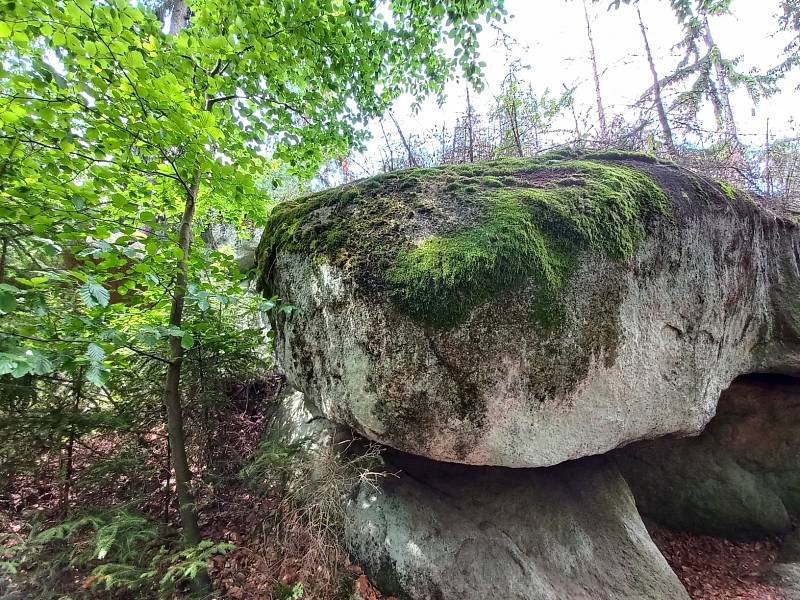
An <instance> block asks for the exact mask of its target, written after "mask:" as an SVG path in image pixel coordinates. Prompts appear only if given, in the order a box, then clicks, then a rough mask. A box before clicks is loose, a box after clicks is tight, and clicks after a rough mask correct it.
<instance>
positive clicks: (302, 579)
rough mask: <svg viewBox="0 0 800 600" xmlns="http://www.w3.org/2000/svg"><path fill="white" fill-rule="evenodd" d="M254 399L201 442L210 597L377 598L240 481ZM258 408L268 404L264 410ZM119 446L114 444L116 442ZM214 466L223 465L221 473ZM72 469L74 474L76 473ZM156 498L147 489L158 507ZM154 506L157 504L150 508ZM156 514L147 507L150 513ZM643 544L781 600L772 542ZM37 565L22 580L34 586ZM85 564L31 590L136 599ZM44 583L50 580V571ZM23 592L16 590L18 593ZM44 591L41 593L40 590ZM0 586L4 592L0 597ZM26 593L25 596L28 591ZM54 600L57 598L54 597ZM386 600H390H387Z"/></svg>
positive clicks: (683, 565) (687, 575)
mask: <svg viewBox="0 0 800 600" xmlns="http://www.w3.org/2000/svg"><path fill="white" fill-rule="evenodd" d="M267 383H268V385H266V388H267V389H265V390H262V392H261V394H260V395H261V396H262V398H261V400H262V401H261V402H258V403H245V404H241V403H240V404H236V405H234V406H232V407H231V408H230V409H229V410H225V411H221V412H220V413H219V414H218V415H217V417H216V419H217V421H216V427H215V428H214V431H213V435H212V437H211V438H209V440H210V441H211V442H212V448H211V449H210V452H209V454H210V455H211V458H209V459H208V460H209V463H213V464H214V465H215V469H216V473H217V475H218V476H217V477H216V478H215V479H214V481H215V483H213V484H206V485H205V486H204V487H203V489H202V490H201V493H200V497H199V507H200V514H201V515H202V522H201V526H202V529H203V535H204V537H206V538H210V539H213V540H215V541H228V542H231V543H233V544H234V545H235V548H234V549H233V550H231V551H229V552H228V553H227V554H224V555H218V556H215V557H214V558H213V559H212V561H211V562H210V565H209V567H210V573H211V576H212V580H213V582H214V588H215V592H216V594H217V596H216V597H218V598H224V599H228V598H230V599H233V600H272V599H274V600H299V599H300V598H303V599H305V600H311V599H315V598H316V599H320V600H334V599H337V598H348V597H350V594H351V591H352V590H355V591H356V592H357V593H358V595H360V596H361V597H362V598H364V599H365V600H381V599H383V598H384V597H383V596H382V595H381V594H380V593H379V592H378V591H377V590H376V589H375V588H374V587H373V586H372V585H371V584H370V583H369V581H368V579H367V577H366V576H365V575H364V574H363V573H362V572H361V570H360V568H359V567H358V566H357V565H353V564H351V563H350V562H349V560H348V558H347V556H346V555H345V554H344V553H343V552H342V551H341V550H340V549H339V548H338V546H337V545H336V544H335V543H332V542H331V541H330V540H329V539H326V538H325V537H324V536H323V537H321V536H320V535H318V534H317V533H316V532H315V531H314V530H313V529H311V528H309V527H308V526H307V525H306V524H304V522H303V519H302V518H301V515H298V513H297V511H296V510H293V509H292V507H290V506H289V505H287V503H286V502H285V501H284V500H283V499H282V498H281V497H280V495H279V494H275V493H259V492H258V490H256V489H254V488H253V486H249V485H247V484H246V482H245V481H243V480H242V479H241V478H240V477H239V476H238V474H239V471H240V469H241V468H242V466H243V465H245V464H247V462H248V460H249V459H250V458H251V457H252V456H253V455H254V453H255V452H256V451H257V448H258V444H259V441H260V439H261V437H262V435H263V430H264V425H265V422H266V420H267V418H268V414H269V410H268V407H269V404H270V403H269V400H271V396H274V395H275V393H276V392H277V389H278V388H279V387H280V384H279V382H278V381H277V380H274V379H273V380H271V381H269V380H268V381H267ZM264 400H266V401H264ZM116 443H118V442H116ZM85 448H91V449H92V453H94V454H97V453H104V454H113V453H114V452H115V450H116V449H115V442H114V441H113V440H109V439H103V438H97V439H93V440H89V441H87V444H86V446H85ZM52 460H53V461H55V462H54V463H53V464H51V465H47V464H43V465H42V470H41V472H40V473H39V475H38V476H37V477H35V478H33V479H20V480H19V481H18V482H17V484H16V487H15V488H14V489H12V490H10V493H8V494H6V495H5V497H0V532H4V533H5V535H4V536H1V537H0V566H2V564H1V563H2V559H3V553H4V552H3V550H4V549H3V545H6V546H8V545H13V544H18V543H20V542H21V540H23V539H24V537H25V532H26V531H27V530H28V529H29V527H30V521H31V519H32V516H36V517H37V518H41V517H44V518H45V521H49V522H50V523H55V522H56V519H55V515H56V514H57V512H58V497H59V494H58V486H57V484H56V483H55V482H56V481H57V479H58V478H57V477H56V476H55V475H54V473H55V472H56V471H57V468H58V463H57V459H56V458H55V457H54V458H52ZM89 460H90V456H88V455H87V454H83V455H82V454H81V453H80V452H79V453H78V456H77V457H76V463H77V464H78V465H80V463H81V461H89ZM220 465H222V466H220ZM79 470H80V467H79V468H78V471H79ZM116 485H118V483H116V482H112V483H109V484H106V487H108V488H109V489H105V488H104V487H103V485H102V483H98V482H95V485H93V486H89V487H83V488H77V489H76V490H75V491H74V493H75V496H74V497H73V498H72V502H73V503H74V505H76V506H80V505H81V504H91V503H92V502H97V501H102V500H105V501H107V502H115V501H118V500H114V498H115V496H116V495H117V494H118V493H119V489H118V488H115V487H113V486H116ZM162 494H163V491H159V490H158V489H155V490H154V491H153V497H154V498H157V497H159V496H160V495H162ZM156 504H157V503H156ZM163 510H164V509H163V508H159V507H158V506H154V507H153V510H152V512H153V513H154V514H159V513H160V512H162V511H163ZM166 512H167V513H168V514H169V516H168V521H169V523H168V524H169V526H170V528H171V529H172V530H173V531H174V530H176V528H177V522H176V511H175V510H174V505H173V506H172V507H171V508H170V509H169V510H167V511H166ZM650 532H651V535H652V536H653V539H654V540H655V542H656V545H657V546H658V547H659V549H660V550H661V552H662V553H663V554H664V556H665V557H666V558H667V561H668V562H669V564H670V565H671V566H672V568H673V569H674V570H675V572H676V573H677V575H678V577H679V578H680V580H681V581H682V582H683V584H684V585H685V586H686V588H687V589H688V591H689V594H690V595H691V597H692V598H693V599H694V600H756V599H758V600H782V596H781V594H780V593H779V592H778V590H776V589H775V588H773V587H770V586H767V585H765V584H763V583H761V582H760V575H761V574H762V573H763V572H764V570H765V569H766V568H767V567H768V566H769V564H770V563H771V562H772V561H773V560H775V557H776V556H777V553H778V546H779V544H778V541H777V540H762V541H755V542H749V543H737V542H732V541H729V540H725V539H720V538H713V537H705V536H694V535H689V534H685V533H678V532H673V531H668V530H665V529H661V528H658V527H652V528H650ZM41 567H42V565H41V564H40V565H38V566H37V568H36V569H35V570H33V571H30V573H29V576H30V577H31V578H34V577H37V578H39V577H42V573H41ZM90 573H91V565H89V566H88V567H85V568H74V567H73V568H67V569H65V570H63V572H59V573H58V574H57V576H56V577H57V581H50V582H44V581H38V582H37V586H36V587H38V588H39V589H42V588H45V589H46V587H47V586H51V589H52V590H53V591H56V589H58V590H59V591H60V592H61V593H74V596H73V597H81V598H111V597H113V598H120V599H127V598H140V597H141V596H139V595H136V594H133V595H131V594H129V593H125V592H121V593H115V594H113V595H112V594H109V593H108V592H106V591H100V592H96V593H92V592H91V591H90V590H88V589H87V588H88V587H89V585H88V584H89V583H90V582H91V577H90ZM26 576H28V575H27V574H26V571H25V570H24V569H23V570H22V571H21V572H20V573H18V574H17V576H16V582H17V585H16V586H8V581H6V582H5V584H4V582H3V577H2V572H0V598H27V597H34V596H33V595H32V594H28V593H26V589H25V586H24V580H25V577H26ZM47 576H48V577H53V576H54V575H53V573H52V571H51V572H50V574H49V575H47ZM20 583H22V584H23V585H22V587H20V585H19V584H20ZM45 583H46V585H44V586H43V585H42V584H45ZM4 585H5V586H6V592H5V593H4ZM14 589H16V590H19V591H20V595H17V596H14V595H11V594H9V595H6V594H7V593H8V592H9V590H14ZM31 589H33V588H31ZM52 597H57V596H52ZM386 600H390V599H386Z"/></svg>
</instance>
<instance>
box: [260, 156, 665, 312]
mask: <svg viewBox="0 0 800 600" xmlns="http://www.w3.org/2000/svg"><path fill="white" fill-rule="evenodd" d="M602 158H603V157H602V156H597V157H595V158H591V157H589V158H587V159H581V160H563V159H561V157H560V156H554V157H544V158H540V159H534V160H514V161H509V160H506V161H499V162H494V163H485V164H480V163H475V164H471V165H463V166H449V167H443V168H439V169H430V170H409V171H406V172H401V173H397V174H392V175H391V176H382V177H378V178H374V179H372V180H367V181H365V182H362V183H358V184H353V185H351V186H347V187H344V188H341V189H338V190H331V191H328V192H323V193H321V194H317V195H313V196H310V197H308V198H306V199H304V200H299V201H296V202H292V203H285V204H282V205H280V206H278V207H276V208H275V209H274V211H273V216H272V218H271V220H270V222H269V224H268V226H267V230H266V232H265V237H264V240H263V242H262V246H261V248H260V253H261V257H260V260H261V265H262V269H263V274H264V276H265V279H264V280H263V281H262V285H263V286H265V287H267V288H268V286H269V275H270V269H271V266H272V264H273V262H274V260H275V256H276V255H277V252H278V251H280V250H281V249H285V250H294V251H300V252H305V253H310V254H312V255H316V256H324V257H325V258H326V259H328V260H332V261H333V262H334V263H335V264H337V265H339V266H341V267H345V268H348V269H350V270H351V271H353V272H354V275H355V277H356V278H357V279H358V280H359V281H362V282H363V283H364V284H366V285H371V286H373V287H374V288H376V289H378V290H385V291H386V292H387V293H388V294H389V295H390V297H391V298H392V299H393V300H394V301H395V302H396V303H397V305H398V306H399V307H401V308H402V309H403V310H405V311H406V312H408V313H409V314H411V315H412V316H414V317H416V318H418V319H420V320H422V321H424V322H426V323H431V324H433V325H437V326H442V327H449V326H452V325H454V324H456V323H458V322H460V321H462V320H463V319H464V318H466V316H467V315H468V314H469V312H470V311H471V310H472V309H473V308H474V307H476V306H478V305H479V304H481V303H482V302H485V301H487V300H489V299H490V298H492V297H493V296H496V295H497V294H499V293H501V292H502V291H504V290H506V289H509V288H512V287H514V286H517V285H519V284H520V283H522V282H523V281H526V280H528V279H529V278H532V279H533V280H534V281H536V282H537V283H538V284H539V287H540V294H541V298H540V302H541V304H542V306H541V308H542V314H541V315H540V316H541V317H542V318H544V319H546V317H547V313H548V312H549V311H548V310H547V309H548V307H547V304H549V303H552V302H553V293H554V292H557V291H558V289H559V288H560V287H561V286H562V284H563V283H564V282H565V280H566V279H567V278H568V277H569V275H570V273H571V270H572V267H573V265H574V262H575V261H574V257H575V255H576V253H577V252H580V251H584V250H590V251H593V252H598V253H600V254H602V255H605V256H608V257H610V258H613V259H617V260H624V259H627V258H629V257H630V255H631V253H632V252H633V248H634V245H635V243H636V242H637V241H638V240H640V239H641V238H642V237H643V236H644V235H645V226H646V223H647V222H648V221H649V220H650V219H652V218H654V217H657V216H665V215H667V213H668V207H667V198H666V195H665V194H664V192H663V191H662V190H661V189H660V188H659V186H658V185H656V184H655V183H654V182H653V181H652V179H651V178H650V177H649V176H648V175H647V174H645V173H644V172H642V171H640V170H639V169H637V168H636V167H635V166H634V165H633V164H619V163H613V162H610V161H607V160H602ZM610 158H614V157H610ZM622 158H625V157H622ZM627 158H630V157H627ZM321 214H324V215H325V217H324V220H323V219H320V218H319V215H321ZM428 214H432V215H435V216H436V220H435V221H430V220H429V219H428V218H427V217H426V215H428ZM431 228H433V229H434V231H432V232H431V233H429V234H427V235H426V236H425V237H424V238H423V239H417V238H416V236H417V235H418V234H417V231H418V230H419V229H422V230H423V231H428V230H430V229H431ZM437 228H438V229H439V230H438V231H437V230H436V229H437Z"/></svg>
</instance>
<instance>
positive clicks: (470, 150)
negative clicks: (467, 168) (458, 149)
mask: <svg viewBox="0 0 800 600" xmlns="http://www.w3.org/2000/svg"><path fill="white" fill-rule="evenodd" d="M466 129H467V130H466V133H467V156H468V158H469V162H475V132H474V131H473V130H472V101H471V100H470V97H469V85H467V128H466Z"/></svg>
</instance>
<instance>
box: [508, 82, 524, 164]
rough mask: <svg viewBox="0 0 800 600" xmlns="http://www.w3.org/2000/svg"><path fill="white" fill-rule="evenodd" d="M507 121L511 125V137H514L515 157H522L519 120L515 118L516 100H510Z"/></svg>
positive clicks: (513, 98) (514, 98)
mask: <svg viewBox="0 0 800 600" xmlns="http://www.w3.org/2000/svg"><path fill="white" fill-rule="evenodd" d="M508 119H509V121H510V123H511V135H512V136H514V147H515V148H516V150H517V156H520V157H521V156H522V137H521V135H520V133H519V119H518V118H517V99H516V97H512V98H511V107H510V109H509V111H508Z"/></svg>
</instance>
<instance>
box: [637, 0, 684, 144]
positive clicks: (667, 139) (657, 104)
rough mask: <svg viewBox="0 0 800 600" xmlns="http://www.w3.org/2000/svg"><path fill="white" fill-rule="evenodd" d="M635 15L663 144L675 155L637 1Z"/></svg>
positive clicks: (659, 86) (654, 66) (651, 54)
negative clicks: (648, 71)
mask: <svg viewBox="0 0 800 600" xmlns="http://www.w3.org/2000/svg"><path fill="white" fill-rule="evenodd" d="M636 15H637V16H638V17H639V29H641V31H642V39H643V40H644V49H645V53H646V54H647V64H648V65H650V74H651V75H652V76H653V104H655V107H656V112H657V113H658V122H659V123H660V124H661V134H662V135H663V136H664V144H665V145H666V146H667V152H669V155H670V156H677V154H678V152H677V150H676V149H675V140H674V139H673V137H672V128H671V127H670V125H669V120H668V119H667V111H666V110H665V109H664V101H663V99H662V98H661V82H660V81H659V79H658V71H656V65H655V62H654V61H653V53H652V52H651V51H650V42H649V40H648V39H647V29H646V28H645V26H644V21H643V20H642V11H641V10H639V3H638V2H637V3H636Z"/></svg>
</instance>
